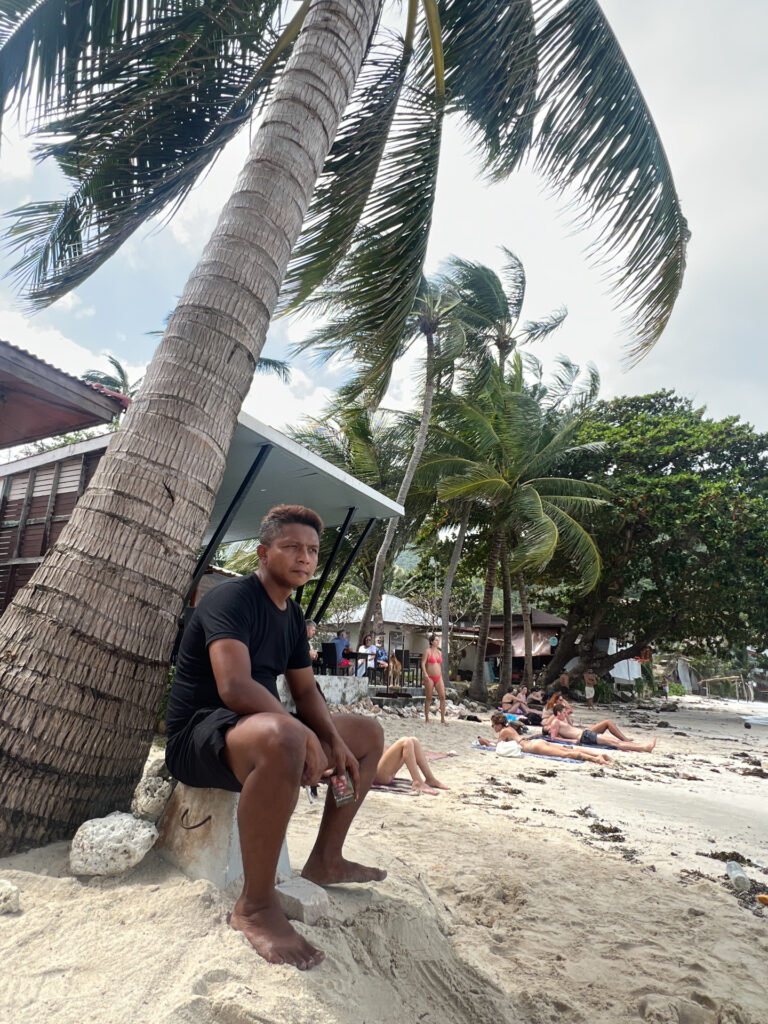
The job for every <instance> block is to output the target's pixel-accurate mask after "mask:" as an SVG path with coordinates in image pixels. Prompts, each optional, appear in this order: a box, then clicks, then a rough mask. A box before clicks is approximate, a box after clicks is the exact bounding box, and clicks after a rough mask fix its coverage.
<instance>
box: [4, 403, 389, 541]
mask: <svg viewBox="0 0 768 1024" xmlns="http://www.w3.org/2000/svg"><path fill="white" fill-rule="evenodd" d="M111 436H112V435H111V434H105V435H104V436H103V437H94V438H91V439H89V440H88V441H81V442H79V443H78V444H73V445H66V446H65V447H62V448H56V449H54V450H53V451H49V452H42V453H41V454H40V455H33V456H30V457H28V458H26V459H19V460H17V461H15V462H8V463H6V464H5V465H2V466H0V479H2V478H3V477H4V476H8V475H11V474H14V473H19V472H22V471H24V470H26V469H30V468H32V467H33V466H41V465H48V464H50V463H52V462H57V461H58V460H60V459H67V458H71V457H72V456H73V455H80V454H82V453H84V452H92V451H98V450H100V449H101V450H103V449H105V448H106V447H107V444H108V443H109V439H110V437H111ZM265 444H270V445H272V446H273V447H272V450H271V451H270V453H269V455H268V456H267V458H266V461H265V462H264V464H263V466H262V468H261V471H260V473H259V475H258V476H257V477H256V479H255V480H254V482H253V486H252V487H251V489H250V490H249V491H248V494H247V495H246V497H245V500H244V501H243V503H242V505H241V506H240V509H239V511H238V512H237V514H236V515H235V517H234V519H233V520H232V522H231V523H230V525H229V529H228V530H227V532H226V533H225V534H224V537H223V538H222V540H221V543H223V544H227V543H230V542H232V541H239V540H250V539H251V538H253V537H257V536H258V533H259V524H260V522H261V520H262V518H263V516H264V515H265V513H266V512H268V511H269V509H270V508H271V507H272V506H273V505H279V504H286V505H294V504H295V505H307V506H309V507H310V508H313V509H314V510H315V511H316V512H317V513H318V514H319V515H320V517H321V519H322V520H323V522H324V523H325V525H326V526H340V525H341V524H342V523H343V522H344V520H345V518H346V516H347V512H348V511H349V509H350V508H351V507H354V508H355V509H356V511H355V514H354V515H353V517H352V519H351V520H350V524H352V523H359V522H366V521H367V520H369V519H391V518H392V516H401V515H402V514H403V507H402V506H401V505H398V504H397V502H394V501H392V500H391V499H390V498H386V497H385V496H384V495H383V494H379V493H378V491H375V490H373V488H372V487H368V486H367V485H366V484H364V483H361V482H360V481H359V480H356V479H355V478H354V477H353V476H350V475H349V474H348V473H345V472H344V471H343V470H341V469H337V468H336V466H333V465H331V463H330V462H326V461H325V459H321V458H320V457H319V456H318V455H315V454H314V453H313V452H311V451H309V450H308V449H307V448H304V447H302V445H300V444H297V443H296V442H295V441H293V440H291V438H289V437H288V436H287V435H286V434H283V433H281V432H280V431H279V430H275V428H274V427H269V426H267V425H266V424H265V423H260V422H259V421H258V420H255V419H253V417H252V416H248V415H247V414H246V413H240V415H239V416H238V423H237V428H236V430H235V436H234V437H233V438H232V445H231V446H230V449H229V454H228V456H227V468H226V469H225V471H224V479H223V481H222V484H221V487H220V488H219V493H218V494H217V496H216V503H215V505H214V507H213V513H212V515H211V525H210V526H209V527H208V530H207V531H206V535H205V542H207V541H208V540H209V539H210V538H211V536H212V534H213V530H214V529H215V527H216V526H217V524H218V523H219V522H220V521H221V519H222V517H223V515H224V512H225V511H226V509H227V508H228V506H229V504H230V502H231V501H232V499H233V498H234V496H235V494H236V493H237V490H238V488H239V487H240V484H241V483H242V482H243V479H244V477H245V475H246V473H247V472H248V470H249V469H250V467H251V465H252V463H253V461H254V459H255V458H256V456H257V455H258V453H259V451H260V449H261V448H262V446H263V445H265Z"/></svg>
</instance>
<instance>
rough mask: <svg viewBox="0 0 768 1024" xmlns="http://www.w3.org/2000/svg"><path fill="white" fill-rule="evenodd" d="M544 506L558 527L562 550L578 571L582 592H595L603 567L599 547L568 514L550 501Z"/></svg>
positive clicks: (544, 503)
mask: <svg viewBox="0 0 768 1024" xmlns="http://www.w3.org/2000/svg"><path fill="white" fill-rule="evenodd" d="M543 506H544V511H545V512H546V513H547V515H548V516H549V517H550V519H551V520H552V521H553V522H554V524H555V526H556V527H557V532H558V535H559V546H560V549H561V551H562V553H563V555H565V557H566V559H567V560H568V563H569V564H570V565H571V566H572V567H573V569H574V570H575V571H576V574H577V576H578V577H579V583H580V587H581V589H582V591H584V592H589V591H590V590H593V589H594V588H595V586H596V584H597V581H598V579H599V578H600V570H601V567H602V563H601V559H600V552H599V551H598V549H597V545H596V544H595V542H594V540H593V539H592V537H591V536H590V535H589V534H588V533H587V531H586V530H585V529H584V527H583V526H581V525H580V524H579V523H577V522H576V520H575V519H573V518H572V517H571V516H570V515H568V513H567V512H564V511H563V510H562V509H560V508H558V507H557V506H556V505H553V504H552V503H551V502H549V501H544V502H543Z"/></svg>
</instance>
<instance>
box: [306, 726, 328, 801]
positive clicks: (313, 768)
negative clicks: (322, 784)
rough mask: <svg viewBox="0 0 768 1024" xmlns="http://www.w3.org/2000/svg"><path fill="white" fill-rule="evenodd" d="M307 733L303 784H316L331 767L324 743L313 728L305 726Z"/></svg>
mask: <svg viewBox="0 0 768 1024" xmlns="http://www.w3.org/2000/svg"><path fill="white" fill-rule="evenodd" d="M304 729H305V731H306V734H307V748H306V753H305V755H304V771H303V773H302V776H301V784H302V786H316V785H317V784H318V782H319V781H320V779H321V778H322V776H323V775H325V773H326V772H327V771H328V769H329V767H331V766H330V765H329V763H328V758H327V756H326V753H325V751H324V750H323V745H322V743H321V742H320V740H319V739H318V738H317V736H315V734H314V733H313V732H312V730H311V729H308V728H307V727H306V726H304Z"/></svg>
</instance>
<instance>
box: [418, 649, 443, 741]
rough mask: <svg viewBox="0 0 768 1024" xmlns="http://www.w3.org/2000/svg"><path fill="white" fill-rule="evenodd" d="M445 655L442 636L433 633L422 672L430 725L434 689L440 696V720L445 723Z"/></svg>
mask: <svg viewBox="0 0 768 1024" xmlns="http://www.w3.org/2000/svg"><path fill="white" fill-rule="evenodd" d="M442 665H443V656H442V654H441V653H440V638H439V637H437V636H435V634H434V633H433V634H432V635H431V636H430V638H429V647H428V648H427V649H426V651H424V653H423V654H422V656H421V674H422V678H423V680H424V690H425V691H426V693H425V700H424V720H425V722H426V723H427V725H429V708H430V705H431V703H432V689H433V687H434V688H435V689H436V690H437V695H438V697H439V698H440V721H441V722H442V723H443V725H445V685H444V684H443V668H442Z"/></svg>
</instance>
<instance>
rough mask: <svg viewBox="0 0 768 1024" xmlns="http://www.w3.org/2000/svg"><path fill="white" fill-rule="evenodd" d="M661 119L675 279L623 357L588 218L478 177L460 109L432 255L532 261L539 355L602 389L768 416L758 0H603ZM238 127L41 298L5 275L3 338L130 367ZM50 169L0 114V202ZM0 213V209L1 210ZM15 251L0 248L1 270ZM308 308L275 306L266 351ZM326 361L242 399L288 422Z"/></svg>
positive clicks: (766, 11)
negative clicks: (23, 298)
mask: <svg viewBox="0 0 768 1024" xmlns="http://www.w3.org/2000/svg"><path fill="white" fill-rule="evenodd" d="M602 7H603V10H604V12H605V14H606V16H607V18H608V20H609V22H610V23H611V26H612V27H613V29H614V32H615V33H616V36H617V38H618V40H619V42H620V44H621V45H622V47H623V49H624V52H625V54H626V56H627V58H628V60H629V63H630V66H631V67H632V69H633V71H634V73H635V76H636V78H637V80H638V82H639V84H640V87H641V89H642V91H643V94H644V96H645V99H646V101H647V103H648V106H649V108H650V110H651V113H652V115H653V117H654V120H655V122H656V125H657V128H658V130H659V134H660V136H661V138H662V141H663V144H664V147H665V149H666V152H667V156H668V159H669V162H670V165H671V167H672V172H673V176H674V179H675V183H676V186H677V190H678V193H679V195H680V198H681V202H682V206H683V211H684V213H685V215H686V217H687V219H688V223H689V226H690V228H691V231H692V238H691V242H690V244H689V248H688V267H687V271H686V276H685V281H684V284H683V289H682V292H681V294H680V297H679V298H678V301H677V305H676V307H675V310H674V312H673V314H672V317H671V320H670V322H669V325H668V327H667V329H666V331H665V333H664V334H663V336H662V337H661V339H660V340H659V342H658V343H657V345H656V347H655V348H654V349H653V351H652V352H651V353H650V354H649V355H647V356H646V357H645V358H644V359H643V360H642V362H641V363H640V364H639V365H636V366H634V367H633V368H632V369H630V370H627V369H626V365H625V362H624V356H625V354H626V337H625V335H623V333H622V321H621V317H620V314H619V313H618V312H617V311H616V310H614V309H613V305H612V300H611V297H610V295H609V294H608V292H607V290H606V288H605V287H604V285H603V282H602V279H601V275H600V271H599V270H598V269H596V268H594V267H590V266H589V265H588V264H587V262H586V260H585V256H584V253H585V250H586V249H587V247H588V245H589V243H590V241H591V236H590V234H589V232H588V231H584V230H582V231H579V232H577V233H573V231H572V229H571V227H570V226H569V222H568V219H567V217H565V216H563V214H562V211H561V210H559V209H558V204H557V202H555V201H554V200H553V199H551V198H549V197H548V196H547V195H546V192H545V188H544V183H543V182H542V181H540V180H538V179H537V178H536V177H535V176H534V175H533V174H532V173H531V172H530V171H528V170H523V171H522V172H518V173H516V174H515V175H514V176H513V177H512V178H510V179H508V180H507V181H506V182H503V183H500V184H497V185H493V186H488V185H486V184H484V183H483V181H482V180H481V179H480V178H479V177H478V173H477V170H478V169H477V164H476V163H475V162H474V160H473V158H472V156H471V154H469V153H468V152H467V150H466V147H465V145H464V143H463V140H462V136H461V132H460V129H459V127H458V126H457V125H455V124H451V125H449V126H448V129H447V132H446V138H445V144H444V147H443V154H442V157H441V165H440V177H439V181H438V194H437V202H436V207H435V214H434V219H433V227H432V234H431V237H430V246H429V251H428V257H427V270H428V272H434V271H436V270H437V269H439V267H440V265H441V263H442V261H444V260H445V259H446V257H448V256H449V255H451V254H456V255H459V256H461V257H463V258H465V259H471V260H477V261H480V262H483V263H486V264H488V265H490V266H493V267H495V268H496V269H500V268H501V265H502V255H501V253H500V252H499V246H501V245H504V246H506V247H508V248H510V249H512V250H513V251H514V252H515V253H516V254H517V255H518V256H519V257H520V259H521V260H522V261H523V264H524V266H525V269H526V274H527V292H526V304H525V307H524V310H523V317H524V318H532V319H536V318H539V317H541V316H543V315H545V314H547V313H548V312H550V311H552V310H554V309H556V308H558V307H560V306H563V305H564V306H566V307H567V308H568V317H567V319H566V321H565V324H564V325H563V327H562V328H560V329H559V330H558V331H557V332H555V333H554V334H553V335H552V336H551V337H550V338H549V339H548V340H547V341H545V342H544V343H542V344H540V345H538V346H536V347H535V348H534V349H533V351H534V352H535V354H536V355H538V356H539V357H540V358H541V359H542V360H543V361H544V363H545V365H547V364H549V363H551V361H552V360H553V359H554V358H555V357H556V356H557V355H559V354H561V353H563V354H566V355H567V356H569V357H570V358H571V359H573V360H574V361H575V362H579V363H582V364H584V363H586V362H588V361H591V362H593V363H595V364H596V366H597V368H598V370H599V371H600V374H601V377H602V390H601V394H602V395H603V397H612V396H614V395H620V394H643V393H646V392H649V391H653V390H656V389H658V388H661V387H670V388H674V389H675V390H676V391H678V393H680V394H683V395H687V396H690V397H691V398H692V399H693V401H694V402H695V403H696V404H697V405H702V406H706V408H707V410H708V413H709V414H710V415H711V416H714V417H718V418H720V417H724V416H729V415H740V416H741V417H742V418H743V419H746V420H747V421H749V422H751V423H752V424H753V425H754V426H755V427H757V428H758V429H760V430H766V431H768V402H766V399H765V394H764V392H765V384H764V382H765V381H766V378H767V377H768V347H766V345H765V343H764V342H765V336H766V319H767V317H766V308H768V307H767V305H766V302H765V300H764V289H765V280H766V276H767V275H766V271H768V259H767V258H766V241H765V240H766V238H768V215H767V211H768V202H766V196H765V186H764V179H765V170H764V168H765V166H766V163H768V129H767V128H766V118H765V113H764V103H765V99H766V96H768V62H766V61H765V59H764V41H765V39H766V37H768V4H766V3H765V0H736V2H735V3H732V4H730V5H728V7H727V8H725V7H724V6H723V5H722V3H720V2H716V0H645V2H643V3H641V4H639V3H637V0H603V2H602ZM248 141H249V140H248V132H247V131H245V132H242V133H241V135H240V136H239V137H238V138H237V139H236V140H234V142H233V143H231V144H230V146H229V147H228V149H227V150H226V151H225V153H224V154H223V155H222V157H221V158H220V159H219V161H218V162H217V163H216V165H215V166H214V168H213V170H212V171H211V172H210V173H209V174H208V175H207V177H206V178H205V180H204V181H202V182H201V183H199V184H198V186H197V187H196V188H195V189H194V190H193V192H192V194H191V195H190V196H189V197H188V198H187V200H186V201H185V203H184V205H183V206H182V208H181V209H180V211H179V212H178V213H177V214H176V216H175V217H174V218H173V219H172V220H171V221H170V223H167V224H160V223H154V224H152V225H151V226H148V227H145V228H142V229H140V230H139V231H137V232H136V233H135V234H134V235H133V236H132V237H131V238H130V239H129V240H128V242H126V243H125V244H124V245H123V247H122V249H121V250H120V251H119V252H118V253H117V254H116V255H115V256H113V257H112V259H111V260H110V261H108V263H107V264H106V265H105V266H103V267H102V268H101V269H100V270H99V271H97V272H96V273H95V274H94V275H92V276H91V277H90V278H89V279H88V280H87V281H86V282H85V283H84V284H83V285H81V286H80V287H79V288H78V289H77V290H76V291H74V292H71V293H70V294H69V295H67V296H65V297H64V298H63V299H61V300H60V301H59V302H57V303H56V304H55V305H53V306H52V307H50V308H48V309H47V310H45V311H43V312H42V313H38V314H36V315H34V316H29V315H26V314H25V313H23V312H22V311H21V309H20V307H19V304H18V301H17V298H16V296H15V295H14V292H13V290H12V287H11V284H10V282H9V281H8V280H7V279H0V338H4V339H5V340H7V341H10V342H11V343H12V344H15V345H18V346H20V347H22V348H25V349H27V350H28V351H30V352H33V353H34V354H36V355H38V356H40V357H41V358H43V359H46V360H48V361H49V362H51V363H53V364H54V365H55V366H58V367H60V368H61V369H64V370H67V371H68V372H70V373H73V374H76V375H79V374H81V373H82V372H83V371H84V370H86V369H89V368H98V369H104V370H108V369H109V367H108V365H107V361H106V353H111V354H113V355H114V356H116V357H117V358H118V359H120V361H121V362H122V363H123V364H124V365H125V366H126V367H127V368H128V370H129V374H130V376H131V377H132V378H133V377H138V376H139V375H140V374H141V373H142V371H143V367H144V366H145V365H146V363H147V362H148V360H149V359H150V358H151V355H152V352H153V350H154V348H155V346H156V344H157V342H158V337H157V332H158V331H160V330H161V329H162V325H163V322H164V320H165V318H166V317H167V315H168V314H169V313H170V311H171V310H172V308H173V306H174V303H175V301H176V299H177V297H178V296H179V295H180V293H181V291H182V289H183V286H184V282H185V280H186V277H187V276H188V274H189V273H190V271H191V270H192V268H193V267H194V265H195V262H196V260H197V258H198V256H199V254H200V252H201V250H202V247H203V245H204V243H205V241H206V240H207V237H208V235H209V233H210V231H211V230H212V228H213V226H214V224H215V221H216V216H217V214H218V212H219V209H220V207H221V205H222V203H223V200H224V198H226V196H227V195H228V194H229V191H230V189H231V187H232V185H233V183H234V179H235V177H236V175H237V172H238V170H239V168H240V166H241V164H242V162H243V160H244V158H245V155H246V153H247V147H248ZM65 187H66V186H65V183H64V182H63V180H62V179H61V178H60V177H58V176H57V172H56V171H55V169H53V168H51V167H48V166H46V165H35V164H34V163H33V161H32V159H31V156H30V148H29V144H28V142H27V141H26V140H25V139H24V138H23V136H22V135H21V134H20V132H19V130H18V129H17V127H16V126H15V125H14V124H12V123H10V122H9V119H6V122H5V124H4V134H3V138H2V146H1V147H0V211H3V212H5V211H8V210H10V209H12V208H13V207H15V206H17V205H19V204H21V203H23V202H28V201H30V200H35V199H43V198H52V197H54V196H57V195H60V194H62V193H63V192H64V190H65ZM1 227H2V224H1V223H0V228H1ZM10 262H11V260H10V259H9V257H8V256H7V255H0V274H4V273H5V271H7V269H8V267H9V265H10ZM310 326H311V325H310V324H309V323H308V321H306V320H298V321H293V322H291V321H288V320H279V321H276V322H275V323H274V324H273V325H272V326H271V328H270V332H269V335H268V338H267V345H266V348H265V350H264V354H265V355H269V356H272V357H277V358H285V357H286V355H287V346H288V345H289V344H290V343H291V342H294V341H297V340H299V339H300V338H301V337H303V336H304V334H305V333H306V332H307V331H308V329H309V327H310ZM417 370H418V367H417V366H416V364H415V362H414V359H406V360H405V361H404V362H403V364H402V365H401V366H400V367H398V369H397V371H396V373H395V375H394V378H393V383H392V387H391V389H390V393H389V395H388V396H387V399H386V401H385V403H384V404H385V406H389V407H396V408H407V407H409V406H410V405H411V404H412V403H413V402H414V399H415V385H414V381H415V380H416V379H417V378H418V372H417ZM339 373H340V371H339V368H338V367H335V366H327V367H320V368H317V367H315V366H313V365H312V364H311V363H309V362H308V361H307V358H306V357H302V360H301V361H297V360H293V362H292V379H291V383H290V385H284V384H281V383H279V382H277V381H275V380H274V378H264V377H258V376H257V377H256V378H255V381H254V385H253V387H252V389H251V391H250V393H249V395H248V397H247V399H246V402H245V405H244V409H245V410H246V411H247V412H249V413H251V415H253V416H256V417H257V418H258V419H261V420H263V421H265V422H267V423H270V424H271V425H273V426H275V427H278V428H283V429H284V428H285V427H286V426H289V425H290V424H291V423H294V422H296V421H298V420H299V419H301V418H302V416H304V415H305V414H310V415H312V414H320V413H321V412H322V409H323V407H324V405H325V403H326V402H327V400H328V398H329V397H330V395H331V393H332V390H333V387H334V386H335V384H337V383H338V380H339Z"/></svg>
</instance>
